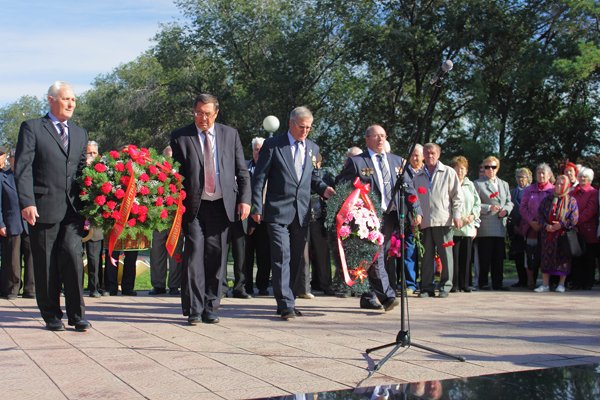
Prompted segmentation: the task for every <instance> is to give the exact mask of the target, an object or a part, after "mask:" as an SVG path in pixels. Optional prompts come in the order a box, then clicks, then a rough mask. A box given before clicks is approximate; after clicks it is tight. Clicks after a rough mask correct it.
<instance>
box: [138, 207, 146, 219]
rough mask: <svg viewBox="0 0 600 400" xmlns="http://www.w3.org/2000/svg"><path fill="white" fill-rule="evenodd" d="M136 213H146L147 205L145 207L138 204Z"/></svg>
mask: <svg viewBox="0 0 600 400" xmlns="http://www.w3.org/2000/svg"><path fill="white" fill-rule="evenodd" d="M138 214H140V215H146V214H148V207H146V206H139V207H138ZM138 219H139V218H138Z"/></svg>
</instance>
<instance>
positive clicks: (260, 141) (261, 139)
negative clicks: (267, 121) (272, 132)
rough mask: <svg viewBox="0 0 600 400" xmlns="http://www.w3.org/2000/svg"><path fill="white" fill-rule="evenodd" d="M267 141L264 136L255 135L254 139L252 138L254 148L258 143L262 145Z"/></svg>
mask: <svg viewBox="0 0 600 400" xmlns="http://www.w3.org/2000/svg"><path fill="white" fill-rule="evenodd" d="M264 142H265V138H263V137H258V136H257V137H255V138H254V139H252V150H254V147H255V146H256V145H257V144H260V145H261V146H262V144H263V143H264Z"/></svg>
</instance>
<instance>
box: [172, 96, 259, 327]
mask: <svg viewBox="0 0 600 400" xmlns="http://www.w3.org/2000/svg"><path fill="white" fill-rule="evenodd" d="M218 113H219V102H218V101H217V99H216V98H215V97H214V96H212V95H209V94H201V95H199V96H198V97H197V98H196V100H194V123H193V124H190V125H188V126H186V127H184V128H181V129H178V130H176V131H174V132H172V133H171V148H172V149H173V159H174V160H175V161H177V162H179V163H180V164H181V167H180V169H179V173H180V174H181V175H183V176H184V178H185V179H184V180H183V186H184V188H185V191H186V193H187V196H186V198H185V200H184V201H183V204H184V206H185V207H186V210H185V213H184V214H183V221H182V227H183V231H184V234H185V250H184V255H183V263H182V269H181V306H182V309H183V315H185V316H188V323H189V324H190V325H197V324H199V323H200V322H204V323H217V322H219V318H218V317H217V315H216V312H217V310H218V308H219V304H220V300H221V279H223V274H222V269H221V265H222V263H223V262H224V261H225V260H224V258H225V257H227V233H228V230H229V224H230V223H231V222H233V221H234V220H235V213H236V212H237V214H239V216H240V219H242V220H243V219H245V218H247V217H248V214H249V213H250V177H249V175H248V169H247V167H246V163H245V161H244V152H243V150H242V143H241V142H240V137H239V135H238V132H237V131H236V130H235V129H233V128H230V127H228V126H225V125H221V124H215V119H216V118H217V115H218ZM236 183H237V184H236ZM238 192H239V202H237V200H238ZM236 202H237V207H236Z"/></svg>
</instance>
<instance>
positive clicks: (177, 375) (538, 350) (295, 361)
mask: <svg viewBox="0 0 600 400" xmlns="http://www.w3.org/2000/svg"><path fill="white" fill-rule="evenodd" d="M508 283H512V282H508ZM85 301H86V305H87V311H86V312H87V319H88V320H89V321H90V322H91V323H92V325H93V329H92V330H90V331H87V332H85V333H80V332H75V331H74V330H73V329H72V328H70V327H67V330H66V331H64V332H50V331H47V330H46V329H45V328H44V323H43V320H42V319H41V317H40V313H39V311H38V309H37V307H36V304H35V300H29V299H21V298H20V297H19V298H18V299H16V300H14V301H8V300H0V326H1V329H0V351H1V352H0V354H1V356H0V357H1V362H0V393H2V395H3V397H4V398H7V399H11V400H17V399H34V398H39V399H83V398H85V399H90V398H91V399H94V398H98V399H104V398H110V399H143V398H147V399H177V398H181V399H252V398H262V397H269V396H283V395H286V394H296V393H308V392H311V393H312V392H320V391H330V390H336V389H348V388H352V387H354V386H356V385H357V384H358V382H360V381H361V380H363V379H364V378H366V377H367V376H368V374H369V371H371V370H372V369H373V367H374V365H375V364H376V363H377V362H378V361H379V360H380V359H381V358H383V357H384V356H385V355H386V354H388V352H389V350H390V349H386V350H381V351H378V352H375V353H371V354H370V355H367V354H366V353H365V349H367V348H371V347H376V346H379V345H381V344H385V343H389V342H393V341H394V340H395V337H396V334H397V332H398V331H399V329H400V308H399V307H398V308H396V309H394V310H393V311H391V312H389V313H383V312H371V311H366V310H361V309H360V308H359V305H358V298H350V299H342V298H337V297H336V298H332V297H325V296H318V295H317V297H316V298H314V299H311V300H307V299H298V300H297V302H296V304H297V308H298V309H299V310H300V311H302V313H303V316H302V317H300V318H296V319H295V320H292V321H289V322H285V321H282V320H281V319H280V318H279V317H278V316H277V315H276V314H275V300H274V299H273V297H272V296H266V297H257V298H254V299H251V300H242V299H232V298H228V299H224V300H223V302H222V307H221V309H220V311H219V317H220V318H221V323H219V324H215V325H208V324H202V325H198V326H189V325H187V323H186V318H184V317H183V316H182V315H181V307H180V299H179V298H178V297H173V296H169V295H164V296H157V297H152V296H148V294H147V292H139V295H138V296H137V297H122V296H118V297H103V298H100V299H94V298H89V297H86V299H85ZM408 304H409V316H410V330H411V337H412V340H413V341H414V342H415V343H418V344H421V345H425V346H428V347H432V348H435V349H438V350H442V351H445V352H448V353H452V354H456V355H460V356H465V357H466V358H467V361H466V362H458V361H455V360H453V359H449V358H445V357H442V356H439V355H435V354H432V353H429V352H426V351H423V350H420V349H417V348H415V347H412V348H409V349H405V348H402V349H400V350H399V351H398V352H397V353H396V354H395V355H394V357H392V358H391V359H390V360H389V361H388V362H387V363H385V365H384V366H383V368H382V369H381V371H380V372H378V373H376V374H374V375H373V376H372V377H371V378H370V379H368V380H367V381H366V382H365V383H364V384H363V386H375V385H380V384H385V383H405V382H417V381H426V380H438V379H440V380H441V379H453V378H460V377H472V376H478V375H484V374H494V373H502V372H509V371H522V370H530V369H539V368H548V367H556V366H567V365H577V364H589V363H599V362H600V312H599V311H600V288H599V287H598V286H595V287H594V289H593V290H592V291H577V292H566V293H554V292H552V293H533V292H530V291H527V290H518V291H517V290H513V291H511V292H494V291H491V292H482V291H479V292H474V293H456V294H451V295H450V297H449V298H447V299H441V298H427V299H420V298H417V297H416V296H411V297H410V298H409V300H408ZM63 321H64V322H65V324H66V317H65V319H64V320H63Z"/></svg>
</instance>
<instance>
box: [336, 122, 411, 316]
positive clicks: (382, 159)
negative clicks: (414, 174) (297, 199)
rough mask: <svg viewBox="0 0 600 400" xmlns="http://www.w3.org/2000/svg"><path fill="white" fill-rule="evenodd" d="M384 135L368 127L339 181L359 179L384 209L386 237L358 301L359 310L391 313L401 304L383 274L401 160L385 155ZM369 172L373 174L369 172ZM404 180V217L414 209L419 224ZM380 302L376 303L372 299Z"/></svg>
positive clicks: (397, 198)
mask: <svg viewBox="0 0 600 400" xmlns="http://www.w3.org/2000/svg"><path fill="white" fill-rule="evenodd" d="M386 138H387V135H386V133H385V130H384V129H383V127H381V126H379V125H373V126H370V127H369V128H367V131H366V132H365V140H366V142H367V147H368V149H367V151H365V152H363V153H361V154H359V155H356V156H354V157H350V158H349V159H348V161H347V162H346V167H345V168H344V171H343V172H342V177H343V178H342V180H344V181H354V180H355V179H356V177H359V178H360V180H361V181H362V183H363V184H366V183H368V184H370V187H371V190H372V191H376V192H377V193H378V194H379V196H380V198H381V208H382V210H383V223H382V232H383V235H384V236H385V240H384V242H383V246H382V249H381V252H380V253H379V257H377V261H376V262H375V263H373V265H372V266H371V268H369V270H368V272H367V274H368V277H369V283H370V284H371V288H372V290H371V292H370V293H365V294H363V295H362V296H361V298H360V307H361V308H364V309H368V310H380V309H382V308H383V309H384V310H385V311H390V310H392V309H393V308H394V307H396V306H397V305H398V304H400V302H399V301H398V299H396V291H395V289H394V288H393V287H391V286H390V281H389V278H388V273H387V272H386V268H385V266H386V260H387V258H388V254H389V251H390V241H391V238H392V232H394V230H396V231H397V230H398V228H399V225H398V211H397V210H398V208H397V205H398V204H400V193H397V194H396V196H395V197H394V199H392V191H393V188H394V185H395V184H396V176H397V174H398V172H401V171H402V167H403V165H404V160H403V159H402V157H400V156H397V155H395V154H391V153H386V152H385V142H386ZM368 171H373V172H371V173H369V172H368ZM404 179H405V182H406V184H407V185H408V187H407V188H406V199H405V203H406V206H407V210H408V212H407V215H412V214H413V208H416V210H417V217H416V218H415V219H414V220H413V224H414V225H418V224H420V223H421V218H422V213H421V207H420V206H419V203H418V201H417V202H416V203H411V202H409V201H408V197H409V196H410V195H415V196H416V195H417V192H416V190H415V188H414V187H413V185H412V181H411V179H410V177H409V176H408V175H407V174H404ZM376 298H377V299H379V301H380V302H381V304H378V303H377V302H376V301H375V299H376Z"/></svg>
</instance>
